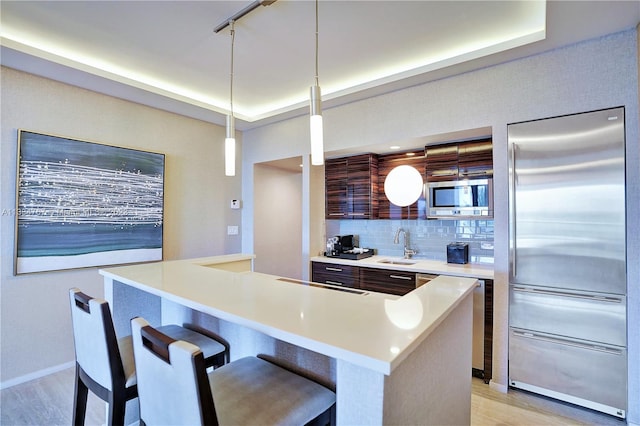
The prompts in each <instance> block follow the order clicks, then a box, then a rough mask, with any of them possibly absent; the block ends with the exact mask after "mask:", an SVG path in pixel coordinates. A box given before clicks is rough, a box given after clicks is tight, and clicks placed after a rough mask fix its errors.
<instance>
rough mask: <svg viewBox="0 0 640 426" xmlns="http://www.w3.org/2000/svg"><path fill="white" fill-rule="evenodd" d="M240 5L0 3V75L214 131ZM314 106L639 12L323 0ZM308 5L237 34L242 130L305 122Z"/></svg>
mask: <svg viewBox="0 0 640 426" xmlns="http://www.w3.org/2000/svg"><path fill="white" fill-rule="evenodd" d="M252 1H253V0H237V1H8V0H2V1H1V2H0V8H1V26H0V35H1V37H2V38H1V44H2V52H1V53H2V54H1V61H2V64H3V65H5V66H8V67H12V68H16V69H20V70H24V71H27V72H31V73H34V74H37V75H42V76H45V77H48V78H52V79H55V80H59V81H63V82H66V83H70V84H74V85H76V86H80V87H84V88H87V89H91V90H95V91H97V92H101V93H106V94H109V95H113V96H117V97H120V98H124V99H127V100H131V101H134V102H138V103H142V104H146V105H150V106H154V107H157V108H161V109H165V110H168V111H172V112H176V113H180V114H183V115H187V116H190V117H194V118H198V119H202V120H206V121H210V122H213V123H216V124H220V125H224V122H225V115H226V114H227V113H228V109H229V91H230V56H231V53H230V52H231V50H230V48H231V37H230V32H229V28H227V29H224V30H222V31H220V32H219V33H217V34H216V33H214V32H213V28H214V27H216V26H217V25H218V24H220V23H223V22H225V21H228V19H229V18H230V17H231V16H233V15H234V14H236V13H237V12H238V11H240V10H242V9H243V8H244V7H246V6H247V5H249V4H250V3H251V2H252ZM318 19H319V55H318V59H319V83H320V86H321V87H322V95H323V97H322V99H323V108H324V109H327V108H331V107H332V106H336V105H340V104H343V103H347V102H352V101H354V100H358V99H363V98H366V97H370V96H375V95H378V94H381V93H385V92H389V91H393V90H398V89H402V88H405V87H410V86H413V85H416V84H420V83H423V82H427V81H430V80H434V79H439V78H444V77H447V76H450V75H454V74H458V73H461V72H466V71H470V70H473V69H478V68H481V67H486V66H490V65H493V64H497V63H501V62H504V61H508V60H513V59H516V58H520V57H524V56H529V55H531V54H535V53H538V52H542V51H546V50H549V49H553V48H555V47H559V46H564V45H567V44H571V43H574V42H577V41H581V40H585V39H589V38H594V37H598V36H601V35H605V34H610V33H614V32H618V31H621V30H625V29H629V28H633V27H635V26H636V25H637V24H638V22H640V2H638V1H602V2H598V1H559V2H558V1H549V2H545V1H544V0H533V1H479V0H476V1H426V0H425V1H415V0H414V1H395V0H387V1H359V0H352V1H346V0H344V1H331V0H320V1H319V18H318ZM314 48H315V3H314V2H313V1H302V0H278V1H276V2H275V3H273V4H272V5H269V6H262V5H260V6H258V7H257V8H256V9H255V10H253V11H252V12H250V13H249V14H247V15H246V16H244V17H243V18H241V19H239V20H238V21H237V22H236V23H235V48H234V77H233V78H234V87H233V101H234V114H235V116H236V127H237V128H238V129H239V130H246V129H249V128H252V127H256V126H260V125H264V124H268V123H271V122H274V121H278V120H282V119H286V118H290V117H293V116H296V115H301V114H307V113H308V108H309V107H308V103H309V102H308V97H309V87H310V86H311V85H313V83H314V75H315V71H314V67H315V51H314Z"/></svg>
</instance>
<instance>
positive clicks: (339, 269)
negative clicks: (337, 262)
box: [324, 266, 342, 272]
mask: <svg viewBox="0 0 640 426" xmlns="http://www.w3.org/2000/svg"><path fill="white" fill-rule="evenodd" d="M324 269H325V270H326V271H333V272H342V268H331V267H329V266H325V268H324Z"/></svg>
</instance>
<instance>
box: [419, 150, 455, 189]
mask: <svg viewBox="0 0 640 426" xmlns="http://www.w3.org/2000/svg"><path fill="white" fill-rule="evenodd" d="M424 151H425V156H426V159H427V161H426V172H427V180H428V181H430V182H436V181H443V180H455V179H458V144H445V145H436V146H427V147H426V148H425V150H424Z"/></svg>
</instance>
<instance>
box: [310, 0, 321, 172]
mask: <svg viewBox="0 0 640 426" xmlns="http://www.w3.org/2000/svg"><path fill="white" fill-rule="evenodd" d="M315 83H316V84H315V85H313V86H311V90H310V92H311V93H310V94H311V96H310V107H311V108H310V109H311V114H310V121H309V129H310V136H311V164H312V165H314V166H321V165H323V164H324V147H323V135H322V105H321V94H320V85H319V83H318V0H316V75H315Z"/></svg>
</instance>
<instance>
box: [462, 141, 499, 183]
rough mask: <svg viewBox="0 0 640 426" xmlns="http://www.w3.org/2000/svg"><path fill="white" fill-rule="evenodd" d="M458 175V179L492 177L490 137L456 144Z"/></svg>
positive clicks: (491, 143)
mask: <svg viewBox="0 0 640 426" xmlns="http://www.w3.org/2000/svg"><path fill="white" fill-rule="evenodd" d="M458 175H459V177H460V179H486V178H490V177H493V142H492V140H491V139H485V140H478V141H472V142H461V143H460V144H458Z"/></svg>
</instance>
